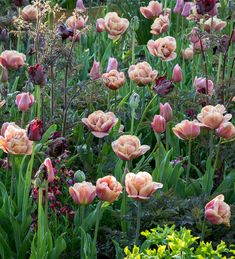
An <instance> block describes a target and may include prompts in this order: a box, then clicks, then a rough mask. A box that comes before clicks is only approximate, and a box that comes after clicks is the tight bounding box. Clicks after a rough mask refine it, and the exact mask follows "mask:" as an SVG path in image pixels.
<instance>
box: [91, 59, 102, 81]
mask: <svg viewBox="0 0 235 259" xmlns="http://www.w3.org/2000/svg"><path fill="white" fill-rule="evenodd" d="M89 76H90V78H91V79H92V80H97V79H99V78H100V77H101V74H100V62H97V61H96V60H95V59H94V61H93V65H92V68H91V71H90V73H89Z"/></svg>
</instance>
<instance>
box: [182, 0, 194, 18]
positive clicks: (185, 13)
mask: <svg viewBox="0 0 235 259" xmlns="http://www.w3.org/2000/svg"><path fill="white" fill-rule="evenodd" d="M192 7H193V4H192V3H191V2H186V3H185V4H184V8H183V11H182V13H181V14H182V15H183V16H184V17H188V16H189V15H190V12H191V9H192Z"/></svg>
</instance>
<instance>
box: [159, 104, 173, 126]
mask: <svg viewBox="0 0 235 259" xmlns="http://www.w3.org/2000/svg"><path fill="white" fill-rule="evenodd" d="M160 115H161V116H162V117H164V118H165V120H166V122H169V121H171V119H172V108H171V106H170V104H169V103H165V104H162V103H160Z"/></svg>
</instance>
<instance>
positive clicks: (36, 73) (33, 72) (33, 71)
mask: <svg viewBox="0 0 235 259" xmlns="http://www.w3.org/2000/svg"><path fill="white" fill-rule="evenodd" d="M28 74H29V79H30V80H31V82H32V83H33V84H34V85H40V86H44V85H46V83H47V75H46V70H45V67H44V66H42V65H40V64H36V65H34V66H31V67H29V69H28Z"/></svg>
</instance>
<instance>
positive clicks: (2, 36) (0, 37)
mask: <svg viewBox="0 0 235 259" xmlns="http://www.w3.org/2000/svg"><path fill="white" fill-rule="evenodd" d="M8 38H9V33H8V30H7V29H6V28H1V27H0V41H3V42H5V41H7V40H8Z"/></svg>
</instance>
